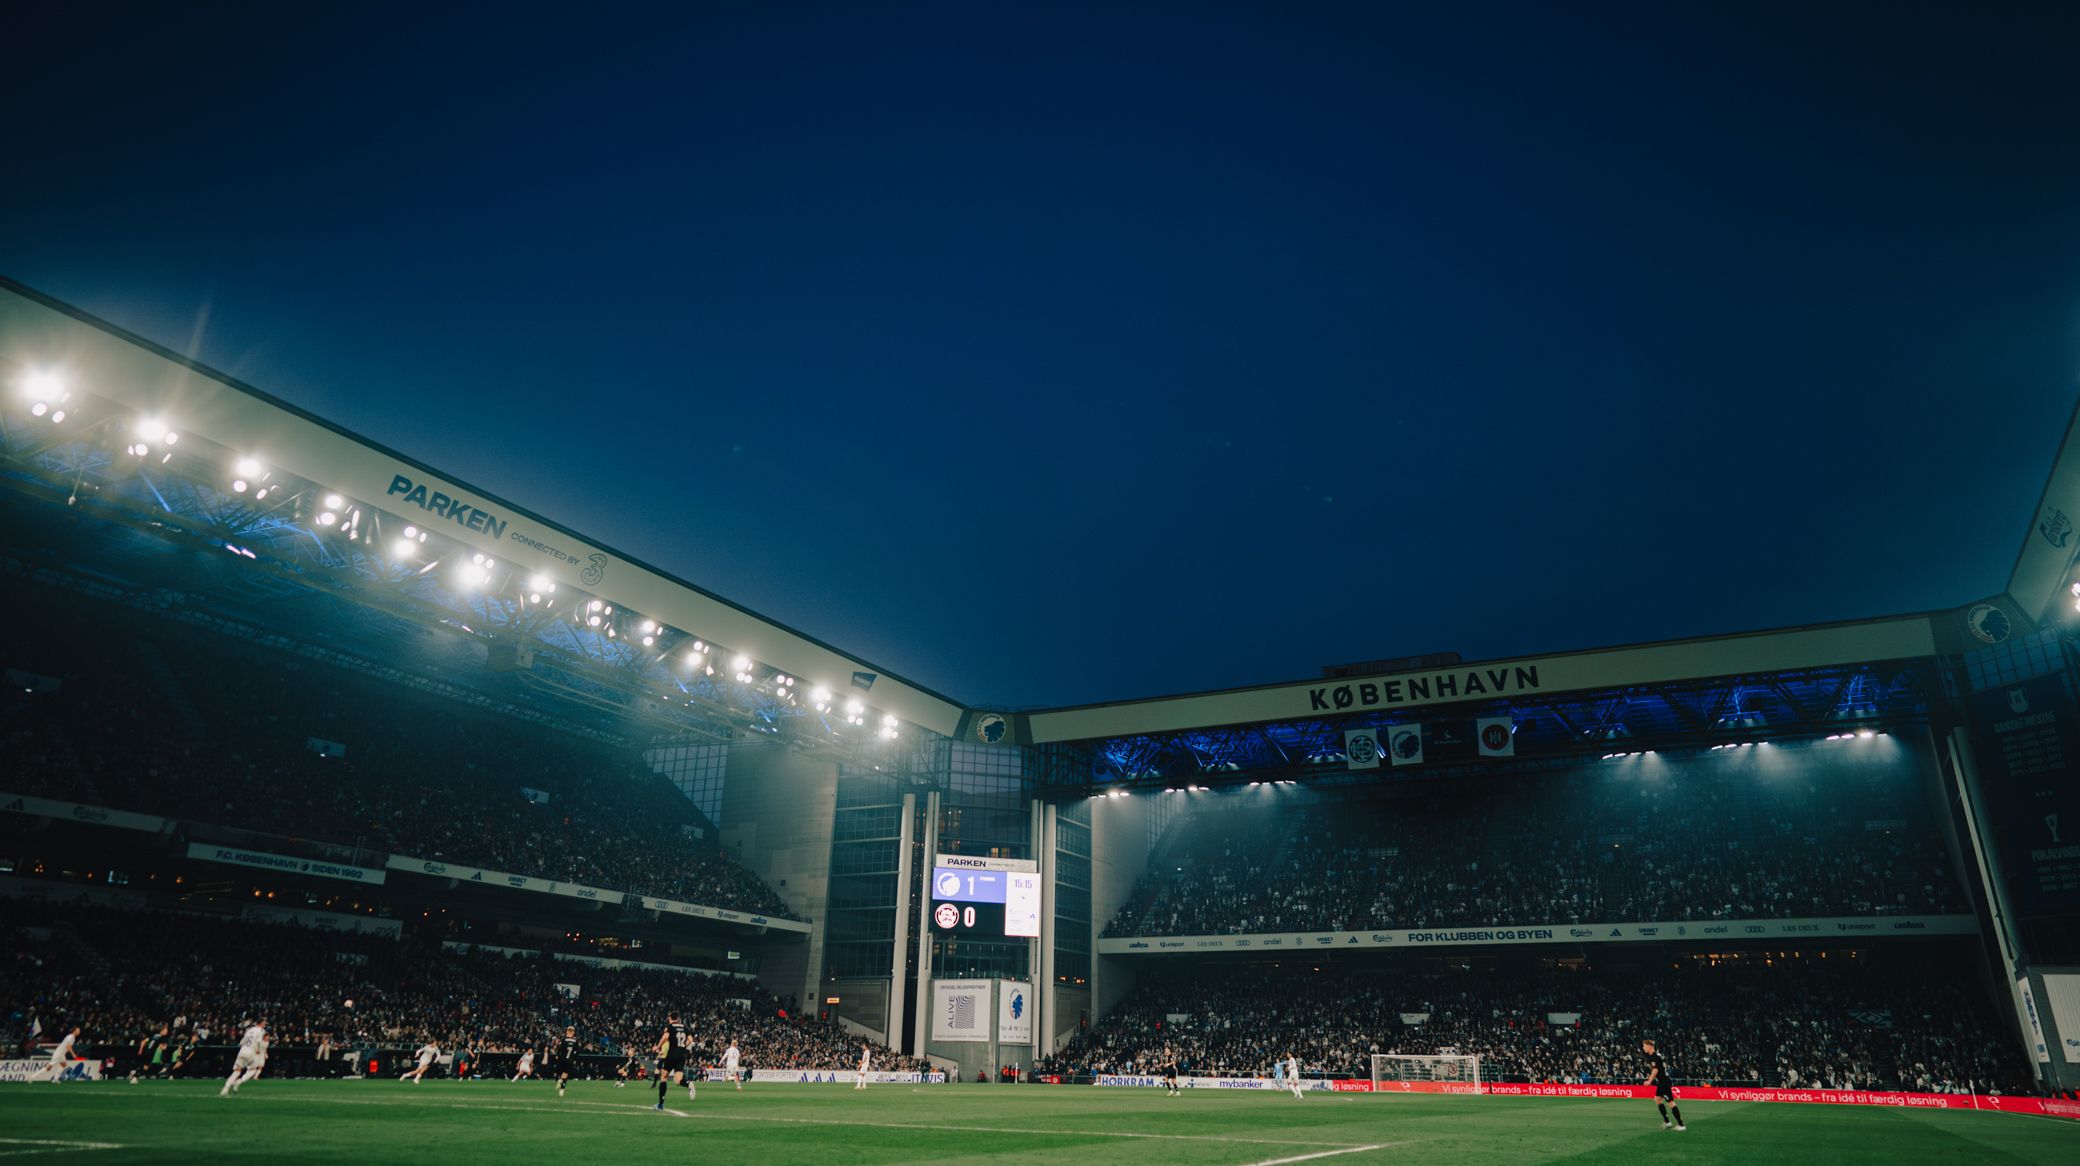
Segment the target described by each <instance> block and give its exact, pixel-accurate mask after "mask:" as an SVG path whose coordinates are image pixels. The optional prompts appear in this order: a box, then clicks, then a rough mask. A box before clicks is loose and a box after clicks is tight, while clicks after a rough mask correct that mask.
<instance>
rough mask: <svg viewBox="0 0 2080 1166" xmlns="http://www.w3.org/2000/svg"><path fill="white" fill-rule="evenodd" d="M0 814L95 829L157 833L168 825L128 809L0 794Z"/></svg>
mask: <svg viewBox="0 0 2080 1166" xmlns="http://www.w3.org/2000/svg"><path fill="white" fill-rule="evenodd" d="M0 813H5V814H34V815H36V816H38V817H41V818H64V819H67V820H69V821H73V822H88V823H91V824H93V825H96V826H116V827H120V828H121V829H124V830H144V831H147V832H149V833H153V834H156V833H158V832H159V831H161V830H164V829H166V827H167V826H168V825H170V824H171V823H169V822H168V821H167V820H166V819H164V818H155V817H153V816H152V815H150V814H133V813H131V812H130V811H128V810H111V809H109V808H107V807H106V806H83V805H81V804H79V803H78V802H59V801H53V800H51V799H50V798H32V797H29V796H28V795H26V794H0Z"/></svg>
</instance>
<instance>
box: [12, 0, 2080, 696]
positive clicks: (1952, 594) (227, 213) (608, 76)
mask: <svg viewBox="0 0 2080 1166" xmlns="http://www.w3.org/2000/svg"><path fill="white" fill-rule="evenodd" d="M1813 8H1818V9H1822V11H1818V12H1815V11H1809V10H1808V9H1813ZM2075 13H2080V6H2076V5H2071V4H2046V5H2041V6H2035V7H2028V6H2008V5H2001V4H1964V3H1959V4H1955V5H1950V6H1935V7H1923V8H1916V7H1914V6H1899V5H1892V4H1879V3H1859V4H1833V5H1800V6H1792V7H1785V8H1781V9H1771V8H1767V7H1765V6H1760V5H1754V4H1735V5H1727V6H1722V7H1717V8H1714V7H1710V6H1705V5H1692V4H1677V5H1640V6H1636V7H1595V6H1586V5H1577V4H1564V5H1563V4H1550V3H1536V4H1528V5H1523V6H1521V7H1518V6H1506V5H1495V6H1488V5H1479V6H1476V5H1471V4H1461V5H1435V6H1431V5H1425V6H1420V7H1417V6H1405V5H1390V4H1385V3H1371V4H1359V5H1352V6H1348V7H1341V6H1332V5H1319V4H1316V5H1304V4H1294V3H1272V4H1264V5H1261V6H1252V7H1226V6H1215V5H1207V4H1189V5H1175V6H1170V5H1146V4H1127V5H1095V6H1092V7H1089V8H1071V7H1066V6H1062V5H1052V4H1050V5H1044V6H1043V5H1033V6H1022V5H1008V4H996V3H983V4H975V3H960V4H943V5H938V4H934V5H901V6H894V7H887V6H881V5H870V4H838V5H832V6H829V7H821V6H813V5H806V4H792V3H790V4H769V3H745V4H738V5H728V6H708V5H679V4H672V5H664V4H659V5H655V6H643V5H631V6H587V5H569V6H563V7H531V6H527V5H519V6H510V5H501V6H492V5H482V6H475V7H468V6H459V5H456V6H451V5H437V4H409V5H389V4H382V3H374V4H352V5H349V4H334V5H329V6H327V5H315V4H311V5H306V4H279V3H269V4H252V5H226V4H209V3H201V4H179V5H175V4H151V5H135V6H123V5H106V4H91V3H80V2H77V0H65V2H60V3H42V2H38V0H14V2H13V3H11V4H9V5H8V6H7V9H6V13H5V15H4V16H0V46H4V47H0V60H4V69H0V89H4V95H5V102H6V108H7V110H8V115H7V118H6V124H7V130H6V134H5V147H4V148H5V154H4V157H5V158H6V161H5V162H4V163H0V272H5V273H6V274H8V275H11V276H13V277H14V278H16V279H20V280H23V281H25V282H27V283H29V284H31V285H32V286H35V287H38V288H40V289H42V290H44V291H47V292H49V293H51V294H53V295H56V296H58V297H60V298H62V299H65V300H68V301H70V302H72V303H75V304H78V305H79V306H81V307H83V308H85V309H87V310H89V311H91V312H94V313H97V314H99V315H102V316H104V317H106V318H108V319H111V320H113V321H114V322H116V323H118V324H121V325H123V326H124V327H127V328H130V329H133V330H135V331H138V332H140V333H142V334H144V335H146V336H148V337H151V338H153V339H155V340H158V341H160V342H162V343H165V344H168V345H169V346H171V347H174V348H177V349H180V350H182V351H185V352H188V353H190V354H192V355H194V356H195V357H196V358H198V359H200V360H202V361H204V362H206V363H208V364H211V365H214V366H216V367H218V368H220V369H223V370H225V371H227V372H229V373H231V374H233V375H235V376H238V377H241V378H244V379H246V380H248V381H250V382H252V383H254V384H256V385H258V386H260V387H261V388H263V389H266V390H267V391H269V392H272V393H275V394H277V395H279V396H282V397H284V398H286V399H288V400H291V401H294V402H296V403H298V404H300V405H303V406H305V407H307V408H309V409H312V410H314V411H316V412H318V413H320V414H322V415H324V416H326V417H328V418H330V419H332V420H334V421H336V422H338V423H340V424H342V425H345V426H346V427H348V428H350V429H353V430H355V431H357V432H360V433H363V434H366V435H368V436H369V437H371V438H373V439H375V440H377V441H381V442H383V443H386V444H389V445H392V446H394V447H396V448H398V449H401V450H403V451H405V452H407V453H409V454H411V455H413V456H415V457H418V458H420V459H422V460H424V461H427V462H428V463H430V464H432V465H434V466H436V467H438V468H440V469H441V470H443V471H445V472H448V473H450V474H452V475H454V476H456V477H459V478H461V479H463V480H465V481H467V482H470V483H473V484H476V485H478V486H481V487H483V488H485V489H488V490H490V491H492V492H494V493H497V494H500V495H503V496H504V497H506V498H509V499H511V500H512V501H515V502H517V503H519V504H521V505H523V506H525V507H528V508H530V509H533V510H535V511H537V512H539V513H541V514H543V515H545V516H547V517H550V518H552V519H555V520H557V521H559V522H561V523H563V524H565V525H568V526H571V527H573V528H575V529H576V530H578V531H580V532H581V533H583V534H585V535H587V536H589V537H592V538H595V539H597V540H598V541H601V542H604V543H605V544H607V545H608V546H611V547H614V548H617V549H619V550H621V551H624V552H626V553H628V554H631V555H633V556H635V557H637V558H641V559H644V560H647V561H649V562H651V563H654V564H656V565H658V566H660V567H662V568H665V569H667V570H669V571H671V572H673V573H675V574H678V575H680V576H681V577H683V578H686V579H688V580H691V581H693V582H695V583H697V584H699V585H701V586H703V587H706V588H708V589H710V590H712V591H715V592H717V593H719V594H721V595H724V596H726V597H728V598H730V599H733V600H735V601H736V602H739V603H742V604H744V605H746V606H748V607H751V608H753V609H755V610H757V611H760V612H762V613H764V614H766V615H768V616H770V617H772V618H775V619H777V620H780V621H781V622H784V623H787V624H789V625H791V626H794V627H798V628H800V629H802V630H804V631H807V632H810V633H812V634H814V635H816V636H819V637H821V638H823V639H826V640H828V641H830V642H832V643H835V644H837V645H839V646H840V647H841V648H843V649H845V650H847V651H849V652H852V653H855V654H858V655H861V656H864V657H865V658H867V659H868V660H871V661H874V662H875V663H877V664H879V665H881V666H882V667H885V668H887V669H888V670H890V671H892V672H895V673H899V674H901V675H904V676H906V677H908V678H910V679H913V680H916V681H918V682H920V683H923V684H926V685H928V686H930V687H933V688H936V689H939V690H940V691H943V692H946V693H948V694H950V695H952V696H955V697H957V698H959V699H962V700H965V701H968V702H971V703H975V704H1012V705H1044V704H1068V703H1082V702H1087V701H1096V700H1105V699H1113V698H1120V697H1130V696H1142V695H1153V694H1156V693H1163V692H1174V691H1185V690H1193V689H1203V688H1215V687H1225V686H1231V685H1240V684H1253V683H1262V682H1270V681H1276V680H1284V679H1296V678H1302V677H1306V676H1309V675H1312V674H1314V673H1315V672H1316V671H1317V670H1318V669H1319V668H1320V666H1322V665H1324V664H1329V663H1335V662H1341V661H1350V660H1361V659H1368V658H1374V657H1381V656H1393V655H1403V654H1411V653H1418V652H1430V651H1440V650H1457V651H1460V652H1462V653H1464V654H1466V655H1467V656H1468V657H1469V658H1479V657H1488V656H1499V655H1506V654H1517V653H1528V652H1541V651H1548V650H1556V649H1566V648H1575V647H1597V646H1604V645H1609V644H1616V643H1626V642H1634V641H1640V640H1651V639H1662V638H1670V637H1678V636H1686V635H1701V634H1709V633H1715V632H1725V631H1738V630H1746V629H1753V628H1762V627H1772V626H1781V625H1787V624H1796V623H1805V622H1815V621H1823V620H1831V619H1839V618H1850V617H1857V616H1866V615H1877V614H1886V613H1892V612H1899V611H1910V610H1920V609H1926V608H1931V607H1947V606H1951V605H1954V604H1958V603H1962V602H1965V601H1967V600H1971V599H1975V598H1978V597H1980V596H1983V595H1986V594H1989V593H1992V592H1994V591H1998V590H2000V589H2001V587H2002V586H2003V584H2004V583H2005V580H2006V576H2007V572H2008V569H2009V567H2010V566H2011V565H2012V563H2013V560H2014V556H2015V554H2016V552H2017V550H2018V548H2019V547H2020V546H2021V544H2022V539H2023V536H2024V533H2025V531H2026V529H2027V526H2028V521H2029V519H2030V517H2031V512H2032V507H2033V505H2034V503H2035V501H2036V499H2037V495H2038V492H2039V491H2040V489H2041V488H2042V486H2043V483H2044V479H2045V476H2046V474H2047V472H2048V470H2049V468H2050V464H2051V458H2052V455H2053V453H2054V451H2055V449H2056V446H2057V442H2058V438H2059V436H2060V434H2061V432H2062V431H2063V428H2064V426H2065V424H2066V422H2067V420H2068V418H2069V416H2070V414H2071V412H2072V409H2073V406H2074V403H2075V399H2076V394H2080V65H2076V61H2080V17H2076V15H2075ZM688 630H690V631H694V632H698V631H700V629H698V628H695V629H688Z"/></svg>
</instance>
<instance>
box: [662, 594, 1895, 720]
mask: <svg viewBox="0 0 2080 1166" xmlns="http://www.w3.org/2000/svg"><path fill="white" fill-rule="evenodd" d="M677 626H685V625H677ZM703 626H705V625H703ZM718 638H719V637H718ZM724 642H727V641H724ZM1935 654H1936V640H1935V632H1934V629H1933V627H1932V626H1931V625H1930V623H1929V619H1928V617H1927V616H1925V615H1917V616H1900V617H1897V618H1893V619H1875V620H1857V621H1854V622H1851V623H1840V624H1829V625H1825V626H1821V627H1807V628H1797V629H1794V630H1787V631H1775V632H1755V633H1752V634H1748V635H1738V636H1722V637H1719V638H1717V639H1708V640H1676V641H1670V642H1666V643H1659V644H1643V645H1640V646H1638V647H1631V648H1609V649H1599V650H1596V651H1589V652H1576V653H1573V654H1571V655H1564V656H1543V657H1527V658H1519V659H1509V660H1498V661H1495V662H1493V663H1481V664H1455V665H1452V666H1450V667H1448V668H1433V669H1424V670H1421V671H1416V672H1396V673H1387V674H1382V675H1378V676H1370V677H1366V678H1364V679H1362V680H1337V681H1333V682H1328V683H1324V682H1322V681H1305V682H1302V683H1298V684H1280V685H1273V686H1271V687H1268V688H1243V689H1231V690H1228V691H1225V692H1205V693H1197V694H1192V695H1187V696H1166V697H1155V698H1151V699H1147V700H1137V701H1122V702H1116V703H1112V704H1100V705H1087V706H1084V707H1081V708H1069V709H1055V710H1052V711H1048V712H1036V713H1031V714H1028V716H1027V721H1026V724H1027V732H1028V734H1029V735H1030V740H1031V742H1032V743H1033V744H1035V745H1046V744H1052V743H1054V742H1058V741H1089V740H1095V739H1097V738H1100V737H1131V736H1138V735H1140V734H1143V733H1157V732H1164V731H1169V730H1174V729H1192V728H1207V727H1211V726H1215V725H1250V724H1257V723H1260V722H1264V721H1283V720H1289V719H1292V718H1296V717H1321V716H1324V715H1331V714H1336V713H1361V712H1368V711H1373V710H1379V709H1396V708H1405V707H1410V706H1419V705H1434V704H1437V705H1441V704H1452V703H1455V702H1475V703H1478V702H1482V701H1492V700H1495V699H1497V698H1508V697H1517V696H1521V695H1532V694H1543V695H1550V694H1552V693H1559V692H1581V691H1585V690H1590V689H1601V688H1623V687H1626V686H1629V685H1639V684H1657V683H1661V682H1664V681H1670V680H1703V679H1706V678H1709V677H1715V676H1742V675H1747V674H1749V673H1756V672H1781V671H1785V670H1787V669H1793V668H1819V667H1830V666H1835V665H1842V664H1856V665H1862V664H1869V663H1872V662H1875V661H1880V660H1906V659H1914V658H1918V657H1922V656H1933V655H1935Z"/></svg>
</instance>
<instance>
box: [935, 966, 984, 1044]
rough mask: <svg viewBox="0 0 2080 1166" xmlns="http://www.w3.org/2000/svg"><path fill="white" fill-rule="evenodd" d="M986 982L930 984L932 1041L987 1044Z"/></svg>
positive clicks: (963, 981) (957, 981)
mask: <svg viewBox="0 0 2080 1166" xmlns="http://www.w3.org/2000/svg"><path fill="white" fill-rule="evenodd" d="M989 985H990V982H989V981H988V980H933V981H932V1039H933V1040H936V1041H967V1042H973V1043H987V1042H988V1040H989Z"/></svg>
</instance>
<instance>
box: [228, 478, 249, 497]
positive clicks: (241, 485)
mask: <svg viewBox="0 0 2080 1166" xmlns="http://www.w3.org/2000/svg"><path fill="white" fill-rule="evenodd" d="M231 492H232V493H234V494H243V493H245V492H246V480H245V479H244V478H233V479H232V480H231Z"/></svg>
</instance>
